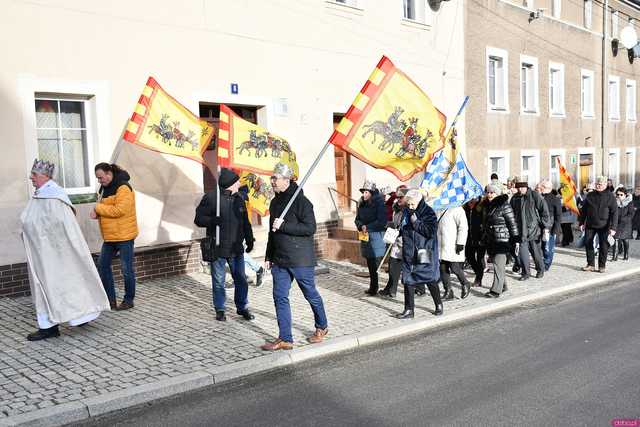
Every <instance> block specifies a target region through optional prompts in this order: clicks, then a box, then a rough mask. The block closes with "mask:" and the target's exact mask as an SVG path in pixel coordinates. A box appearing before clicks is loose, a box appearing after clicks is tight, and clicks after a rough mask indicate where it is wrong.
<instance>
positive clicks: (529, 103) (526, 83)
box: [520, 55, 538, 113]
mask: <svg viewBox="0 0 640 427" xmlns="http://www.w3.org/2000/svg"><path fill="white" fill-rule="evenodd" d="M520 111H521V112H522V113H537V112H538V59H537V58H533V57H530V56H525V55H520Z"/></svg>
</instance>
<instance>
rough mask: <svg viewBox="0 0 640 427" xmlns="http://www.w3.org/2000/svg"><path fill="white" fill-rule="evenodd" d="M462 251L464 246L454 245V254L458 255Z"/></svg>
mask: <svg viewBox="0 0 640 427" xmlns="http://www.w3.org/2000/svg"><path fill="white" fill-rule="evenodd" d="M463 250H464V245H456V254H459V253H460V252H462V251H463Z"/></svg>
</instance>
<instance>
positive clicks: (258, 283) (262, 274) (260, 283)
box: [256, 267, 264, 287]
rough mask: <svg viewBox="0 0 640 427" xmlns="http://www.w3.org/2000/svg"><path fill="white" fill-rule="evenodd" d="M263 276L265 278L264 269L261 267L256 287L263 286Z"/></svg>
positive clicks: (257, 273) (257, 272)
mask: <svg viewBox="0 0 640 427" xmlns="http://www.w3.org/2000/svg"><path fill="white" fill-rule="evenodd" d="M262 276H264V268H263V267H260V269H259V270H258V271H256V287H258V286H261V285H262Z"/></svg>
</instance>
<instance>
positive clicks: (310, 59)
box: [0, 0, 464, 295]
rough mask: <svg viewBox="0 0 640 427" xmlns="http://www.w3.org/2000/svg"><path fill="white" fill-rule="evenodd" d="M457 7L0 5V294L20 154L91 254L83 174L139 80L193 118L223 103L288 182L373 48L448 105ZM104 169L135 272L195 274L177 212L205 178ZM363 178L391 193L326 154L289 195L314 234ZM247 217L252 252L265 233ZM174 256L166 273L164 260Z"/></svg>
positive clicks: (163, 170)
mask: <svg viewBox="0 0 640 427" xmlns="http://www.w3.org/2000/svg"><path fill="white" fill-rule="evenodd" d="M463 7H464V6H463V3H462V0H451V1H448V2H445V3H443V4H442V6H441V8H440V10H439V11H437V12H433V11H432V10H431V9H430V7H429V5H428V3H427V0H332V1H325V0H301V1H295V2H285V1H280V0H269V1H257V0H225V1H200V0H198V1H196V0H183V1H179V2H178V1H175V0H154V1H151V0H141V1H135V2H131V1H128V2H126V1H122V0H116V1H112V2H85V1H80V0H65V1H49V0H44V1H38V2H27V1H20V0H16V1H9V2H3V16H4V17H5V19H4V25H3V26H2V27H1V28H0V38H2V40H5V41H10V42H8V43H2V44H0V54H1V55H2V57H3V58H5V61H4V63H3V67H1V68H0V105H1V106H2V107H1V108H2V114H0V139H1V140H2V143H3V148H4V150H3V156H1V157H0V167H1V168H2V170H3V171H4V173H3V174H2V177H0V181H1V182H0V227H1V229H2V231H3V232H2V233H0V295H15V294H17V293H20V292H23V291H24V288H25V285H26V284H27V283H28V282H27V278H26V271H25V266H24V261H25V255H24V251H23V247H22V242H21V237H20V220H19V216H20V213H21V211H22V210H23V208H24V207H25V205H26V203H27V202H28V200H29V198H30V197H31V194H32V193H33V189H32V188H30V183H29V180H28V175H29V171H30V168H31V164H32V162H33V159H34V158H35V157H45V158H48V159H50V160H53V161H54V162H55V163H56V164H57V166H58V175H57V176H56V180H57V181H58V182H59V183H60V184H61V185H63V186H64V187H65V189H66V191H67V192H68V193H69V194H70V195H71V196H72V199H73V201H74V203H76V206H75V207H76V210H77V218H78V221H79V223H80V224H81V227H82V229H83V231H84V233H85V236H86V238H87V240H88V242H89V246H90V248H91V250H92V251H98V250H99V247H100V244H101V238H100V233H99V229H98V226H97V223H96V222H95V221H93V220H91V219H89V212H90V210H91V209H92V208H93V206H94V202H93V200H94V193H95V191H96V188H97V187H96V180H95V178H94V175H93V166H94V165H95V164H96V163H98V162H102V161H109V160H110V159H111V158H112V156H113V155H114V147H116V143H117V142H118V140H119V139H120V136H121V135H122V132H123V129H124V126H125V125H126V123H127V120H128V118H129V117H130V115H131V113H132V112H133V108H134V106H135V103H136V101H137V99H138V97H139V95H140V92H141V89H142V87H143V85H144V83H145V82H146V80H147V77H148V76H153V77H154V78H155V79H156V80H157V81H158V82H159V83H160V84H161V85H162V86H163V87H164V88H165V89H166V90H167V92H168V93H170V94H171V95H172V96H174V97H175V98H176V99H177V100H179V101H180V102H181V103H183V104H184V105H185V106H186V107H187V108H189V109H190V110H191V111H192V112H194V113H196V114H200V115H201V116H202V117H204V118H205V119H207V120H211V121H213V122H215V120H216V111H218V109H219V105H220V104H221V103H226V104H229V105H231V106H233V108H234V109H236V110H237V111H240V112H241V113H242V115H243V116H244V117H246V118H247V119H249V120H252V121H255V122H257V123H258V124H260V125H261V126H264V127H266V128H268V129H269V130H270V131H272V132H274V133H276V134H278V135H281V136H283V137H285V138H287V139H288V141H289V142H290V143H291V146H292V148H293V149H294V150H295V152H296V153H297V155H298V159H299V163H300V170H301V172H302V173H304V172H306V171H307V170H308V168H309V167H310V165H311V163H312V162H313V161H314V159H315V157H316V155H317V153H318V152H319V151H320V149H321V148H322V146H323V145H324V143H325V142H326V141H327V139H328V138H329V136H330V135H331V132H332V130H333V126H334V122H335V121H336V120H339V118H340V117H341V115H342V114H344V113H345V112H346V109H347V108H348V106H349V105H350V104H351V102H352V100H353V98H354V97H355V95H356V94H357V93H358V91H359V90H360V88H361V87H362V85H363V84H364V82H365V81H366V79H367V77H368V76H369V73H370V72H371V71H372V70H373V68H374V67H375V65H376V63H377V61H378V60H379V58H380V57H381V56H382V55H383V54H384V55H387V56H388V57H390V58H391V59H392V60H393V61H394V63H395V64H396V65H397V66H398V67H400V68H401V69H403V71H405V72H406V73H407V74H408V75H410V76H411V77H412V78H413V79H414V80H415V81H416V83H417V84H418V85H419V86H421V87H422V88H424V89H425V91H426V92H427V93H428V94H429V95H430V96H431V97H432V99H433V101H434V103H435V104H436V105H437V106H438V107H439V108H440V109H441V110H442V111H443V112H444V113H445V114H447V115H452V114H453V113H455V111H456V109H457V105H458V104H459V102H460V101H461V99H462V97H463V95H464V48H463V43H464V37H463V30H464V27H463V20H462V17H463V14H464V9H463ZM461 139H462V140H464V132H462V133H461ZM211 148H212V149H211V150H209V151H208V152H207V155H206V158H207V160H208V162H209V163H210V164H209V166H211V167H214V166H215V157H216V154H215V146H212V147H211ZM117 163H118V164H120V165H121V166H122V167H124V168H125V169H127V170H128V171H129V172H130V174H131V177H132V179H131V183H132V185H133V188H134V189H135V190H136V195H137V201H136V202H137V211H138V223H139V228H140V236H139V237H138V238H137V239H136V248H137V250H138V251H139V257H138V259H139V262H138V263H137V264H136V268H137V269H138V271H139V272H141V271H142V270H146V269H147V268H150V269H152V272H150V273H149V274H148V275H146V276H145V275H144V274H143V275H142V276H143V277H157V276H158V275H167V274H173V273H178V272H183V271H187V270H188V269H189V268H191V267H195V266H197V264H198V262H197V257H195V256H194V253H195V252H197V249H196V245H193V244H192V242H193V241H194V240H195V239H197V238H199V237H200V236H201V233H202V231H201V230H199V229H197V228H196V227H195V226H194V225H193V217H194V210H195V206H196V205H197V203H198V201H199V200H200V198H201V197H202V193H203V190H204V189H205V188H206V187H207V182H209V184H210V180H209V181H208V180H207V176H208V174H207V171H206V170H204V171H203V168H202V166H201V165H199V164H197V163H195V162H192V161H189V160H185V159H180V158H172V157H170V156H164V155H161V154H158V153H155V152H152V151H148V150H144V149H141V148H138V147H136V146H133V145H130V144H125V145H124V146H123V148H122V150H121V151H120V152H119V153H118V156H117ZM336 165H337V167H336ZM366 178H369V179H373V180H374V181H376V182H378V183H379V185H381V186H382V185H395V184H397V181H395V179H394V178H393V176H392V175H391V174H390V173H387V172H385V171H378V170H373V169H371V168H369V167H367V166H365V165H364V164H363V163H361V162H359V161H358V160H357V159H355V158H351V157H350V156H347V155H345V154H344V153H339V152H338V153H336V152H334V150H333V148H331V149H330V150H329V151H328V152H327V154H326V155H325V156H324V157H323V158H322V160H321V161H320V164H319V166H318V169H317V171H316V172H315V173H314V174H313V175H312V176H311V178H310V180H309V181H308V183H307V185H306V187H305V193H306V194H307V195H308V197H309V198H310V199H311V200H312V202H313V203H314V205H315V210H316V216H317V220H318V223H319V224H320V229H321V230H326V228H327V227H328V226H330V224H331V222H332V221H335V219H336V209H335V207H334V205H333V202H332V201H331V197H330V195H329V191H327V189H328V188H329V187H332V188H336V187H337V188H339V189H341V192H342V193H345V194H346V195H347V196H350V195H357V194H359V193H358V191H357V189H358V188H359V186H360V184H361V183H362V181H364V179H366ZM263 221H264V220H263ZM259 222H260V221H256V228H257V231H256V235H257V236H258V239H259V242H258V244H257V245H256V247H257V249H258V252H259V248H260V247H261V245H260V243H264V240H265V239H266V230H265V229H264V227H263V226H261V225H260V224H259ZM145 254H147V255H145ZM52 256H55V254H52ZM176 257H177V258H178V259H180V260H181V261H180V262H181V264H179V265H178V264H176V265H172V264H171V260H172V259H173V258H176Z"/></svg>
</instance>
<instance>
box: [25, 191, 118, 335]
mask: <svg viewBox="0 0 640 427" xmlns="http://www.w3.org/2000/svg"><path fill="white" fill-rule="evenodd" d="M20 220H21V221H22V240H23V242H24V247H25V251H26V254H27V265H28V271H29V285H30V287H31V296H32V298H33V302H34V305H35V307H36V313H37V317H38V326H39V327H40V328H41V329H45V328H50V327H52V326H54V325H57V324H59V323H64V322H69V323H70V324H71V325H73V326H75V325H79V324H82V323H85V322H89V321H91V320H94V319H96V318H97V317H98V316H99V314H100V312H101V311H106V310H109V300H108V299H107V295H106V294H105V292H104V288H103V287H102V282H101V281H100V276H99V275H98V271H97V270H96V267H95V264H94V262H93V259H92V257H91V252H90V251H89V247H88V245H87V242H86V240H85V239H84V236H83V234H82V231H81V230H80V226H79V225H78V222H77V221H76V218H75V215H74V211H73V207H72V205H71V202H70V201H69V197H68V196H67V195H66V193H65V192H64V190H63V189H62V188H61V187H60V186H59V185H58V184H56V183H55V182H54V181H48V182H47V183H46V184H44V185H43V186H42V187H40V188H39V189H38V190H37V191H36V193H35V194H34V196H33V198H32V199H31V200H30V201H29V203H28V204H27V207H26V208H25V210H24V211H23V212H22V215H21V217H20Z"/></svg>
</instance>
